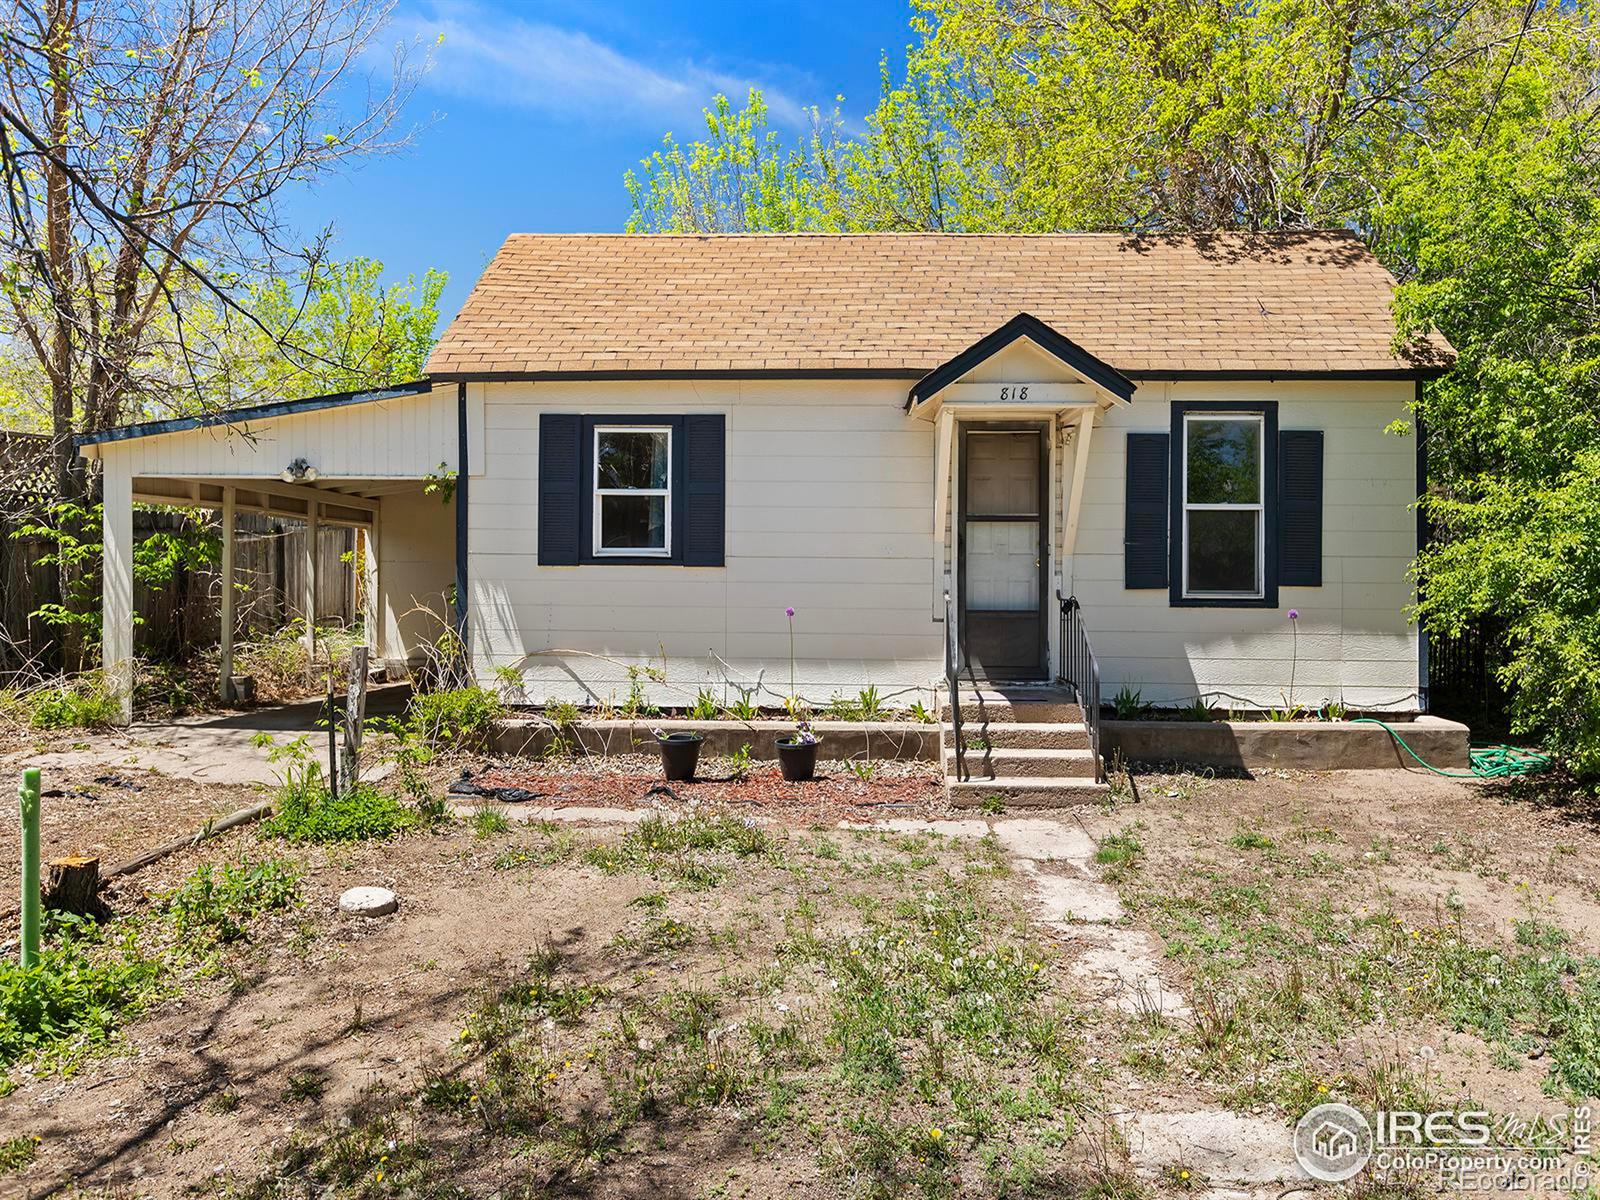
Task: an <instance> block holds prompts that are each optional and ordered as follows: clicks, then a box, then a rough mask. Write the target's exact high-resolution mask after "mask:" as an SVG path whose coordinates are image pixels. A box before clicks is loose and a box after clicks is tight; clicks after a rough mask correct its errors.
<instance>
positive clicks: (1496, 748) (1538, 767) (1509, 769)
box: [1350, 717, 1552, 779]
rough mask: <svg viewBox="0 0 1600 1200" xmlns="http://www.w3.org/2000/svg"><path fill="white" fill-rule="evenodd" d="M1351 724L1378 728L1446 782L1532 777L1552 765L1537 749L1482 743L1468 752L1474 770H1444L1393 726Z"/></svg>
mask: <svg viewBox="0 0 1600 1200" xmlns="http://www.w3.org/2000/svg"><path fill="white" fill-rule="evenodd" d="M1350 723H1351V724H1352V725H1376V726H1377V727H1378V728H1379V729H1382V730H1383V731H1384V732H1385V733H1387V734H1388V735H1389V736H1390V737H1392V738H1393V739H1394V740H1395V741H1396V742H1398V743H1399V744H1400V748H1401V749H1402V750H1404V751H1405V752H1406V753H1407V754H1409V755H1410V756H1411V757H1412V758H1414V759H1416V760H1417V763H1418V765H1420V766H1421V767H1422V769H1423V770H1425V771H1431V772H1433V774H1435V775H1443V776H1444V777H1445V778H1446V779H1510V778H1512V777H1513V776H1516V775H1532V774H1534V773H1535V772H1537V771H1544V770H1547V769H1548V768H1549V767H1550V766H1551V765H1552V762H1551V759H1550V756H1549V755H1546V754H1541V753H1539V751H1537V750H1525V749H1522V748H1521V747H1519V746H1507V745H1504V744H1503V743H1497V744H1492V745H1491V744H1489V743H1484V742H1479V743H1477V744H1475V745H1473V746H1472V747H1471V748H1470V749H1469V750H1468V751H1467V759H1468V761H1469V762H1470V763H1471V764H1472V769H1471V770H1469V771H1442V770H1440V769H1439V768H1438V767H1436V766H1434V765H1433V764H1432V763H1429V762H1424V761H1423V759H1422V756H1421V755H1420V754H1418V753H1417V752H1416V751H1415V750H1413V749H1412V748H1411V747H1410V746H1408V745H1406V740H1405V738H1403V737H1401V736H1400V734H1399V733H1398V732H1397V731H1396V730H1395V729H1394V727H1393V726H1391V725H1386V724H1385V723H1384V722H1382V721H1379V720H1377V719H1375V718H1373V717H1356V718H1354V719H1353V720H1351V722H1350Z"/></svg>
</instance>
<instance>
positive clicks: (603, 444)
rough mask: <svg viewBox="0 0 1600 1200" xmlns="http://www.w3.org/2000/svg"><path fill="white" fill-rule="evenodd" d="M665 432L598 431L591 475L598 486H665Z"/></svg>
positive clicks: (655, 430)
mask: <svg viewBox="0 0 1600 1200" xmlns="http://www.w3.org/2000/svg"><path fill="white" fill-rule="evenodd" d="M667 440H668V439H667V431H666V430H665V429H650V430H645V431H642V432H633V431H629V432H626V433H623V432H612V431H608V430H604V429H602V430H601V431H600V433H599V450H598V451H597V454H596V457H597V458H598V460H599V461H598V463H597V467H598V470H596V472H595V477H596V479H597V480H598V481H599V484H598V486H600V487H602V488H664V487H666V486H667Z"/></svg>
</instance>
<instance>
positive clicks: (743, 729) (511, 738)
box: [491, 718, 941, 762]
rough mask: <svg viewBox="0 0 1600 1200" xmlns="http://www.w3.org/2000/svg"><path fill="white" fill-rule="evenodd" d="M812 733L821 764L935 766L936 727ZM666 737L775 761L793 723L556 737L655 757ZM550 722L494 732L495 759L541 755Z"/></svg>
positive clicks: (881, 725) (594, 750)
mask: <svg viewBox="0 0 1600 1200" xmlns="http://www.w3.org/2000/svg"><path fill="white" fill-rule="evenodd" d="M811 728H812V731H813V732H814V733H815V734H816V735H817V737H819V738H820V739H822V746H821V748H820V749H819V751H818V757H820V758H824V759H845V758H889V759H900V758H904V759H924V760H927V761H930V762H934V761H937V760H938V758H939V756H940V753H941V751H940V746H939V726H937V725H920V724H917V723H915V722H908V721H813V722H812V723H811ZM656 729H659V730H661V731H663V732H664V733H691V732H692V733H698V734H700V735H701V736H702V737H704V738H705V744H704V745H703V746H701V748H700V750H701V753H702V754H733V753H735V752H736V751H737V750H738V749H739V748H740V747H741V746H749V747H750V757H751V758H755V759H763V760H765V759H775V758H777V757H778V747H777V739H778V738H780V737H787V736H789V735H790V734H792V733H793V732H794V722H793V721H681V720H660V721H584V722H581V723H579V724H576V725H568V726H566V727H564V728H563V729H562V730H561V731H560V735H561V736H562V737H563V738H565V739H566V741H567V743H568V745H570V746H572V747H574V748H579V747H581V748H582V749H583V750H585V751H587V752H588V753H590V754H634V753H649V754H654V753H655V750H656V739H655V736H654V734H653V733H652V732H651V731H652V730H656ZM556 733H557V731H556V728H555V726H553V725H552V724H551V723H550V722H548V721H541V720H536V719H531V718H516V719H512V720H508V721H501V722H500V723H499V724H498V725H497V726H496V727H495V732H494V737H493V744H492V747H491V748H492V749H493V751H494V753H496V754H526V755H539V754H543V753H544V751H545V748H546V747H547V746H549V745H550V743H551V742H552V741H553V740H554V739H555V737H556Z"/></svg>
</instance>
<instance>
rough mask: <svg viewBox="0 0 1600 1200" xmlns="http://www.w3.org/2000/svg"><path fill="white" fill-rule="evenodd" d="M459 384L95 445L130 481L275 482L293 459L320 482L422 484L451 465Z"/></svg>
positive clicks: (453, 464) (454, 462)
mask: <svg viewBox="0 0 1600 1200" xmlns="http://www.w3.org/2000/svg"><path fill="white" fill-rule="evenodd" d="M458 443H459V437H458V434H457V416H456V387H455V385H454V384H451V385H449V386H443V385H441V386H439V387H436V388H434V389H433V390H432V391H431V392H428V393H426V394H423V395H419V396H398V397H396V398H394V399H392V400H374V401H370V402H368V403H364V404H346V405H342V406H340V407H338V408H325V409H317V410H314V411H311V412H304V413H295V414H292V415H287V416H280V417H270V418H267V419H265V420H260V421H252V422H250V423H249V424H247V425H243V426H239V427H233V426H223V425H212V426H209V427H206V428H203V429H188V430H183V431H180V432H178V433H164V434H159V435H157V436H155V437H146V438H138V439H136V440H133V441H127V442H107V443H104V444H103V445H100V446H98V447H96V448H95V449H97V450H98V451H99V452H100V453H101V454H102V455H103V456H104V457H106V458H108V459H109V458H111V457H113V456H115V457H117V458H118V459H119V460H122V461H126V462H127V463H128V465H129V469H130V470H131V472H132V474H133V475H135V476H140V475H146V476H178V477H190V478H193V477H210V478H246V477H251V478H264V479H276V478H277V477H278V474H279V472H281V471H282V470H283V468H284V467H286V466H288V465H289V463H291V462H292V461H294V460H295V459H297V458H304V459H305V460H306V461H307V462H309V463H310V464H311V465H312V466H314V467H316V469H317V472H318V473H319V474H320V475H322V476H325V477H332V476H340V475H342V476H345V477H347V478H352V479H420V478H422V477H423V476H425V475H428V474H429V473H431V472H434V471H437V470H438V469H439V465H440V463H441V462H442V463H444V464H445V465H446V466H448V467H449V468H450V469H451V470H454V469H455V468H456V446H457V445H458Z"/></svg>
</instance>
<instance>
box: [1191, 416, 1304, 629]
mask: <svg viewBox="0 0 1600 1200" xmlns="http://www.w3.org/2000/svg"><path fill="white" fill-rule="evenodd" d="M1168 436H1169V439H1170V453H1169V468H1168V493H1169V496H1168V521H1169V525H1170V536H1169V537H1168V551H1167V555H1168V557H1167V588H1168V598H1169V602H1170V603H1171V604H1172V605H1173V606H1174V607H1190V608H1195V607H1205V608H1274V607H1276V606H1277V603H1278V586H1279V583H1280V562H1279V542H1280V520H1279V518H1280V513H1279V490H1280V479H1279V465H1278V455H1279V439H1278V405H1277V403H1276V402H1275V401H1261V402H1256V403H1234V402H1231V401H1191V402H1188V403H1181V404H1174V405H1173V406H1172V426H1171V432H1170V433H1169V435H1168Z"/></svg>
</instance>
